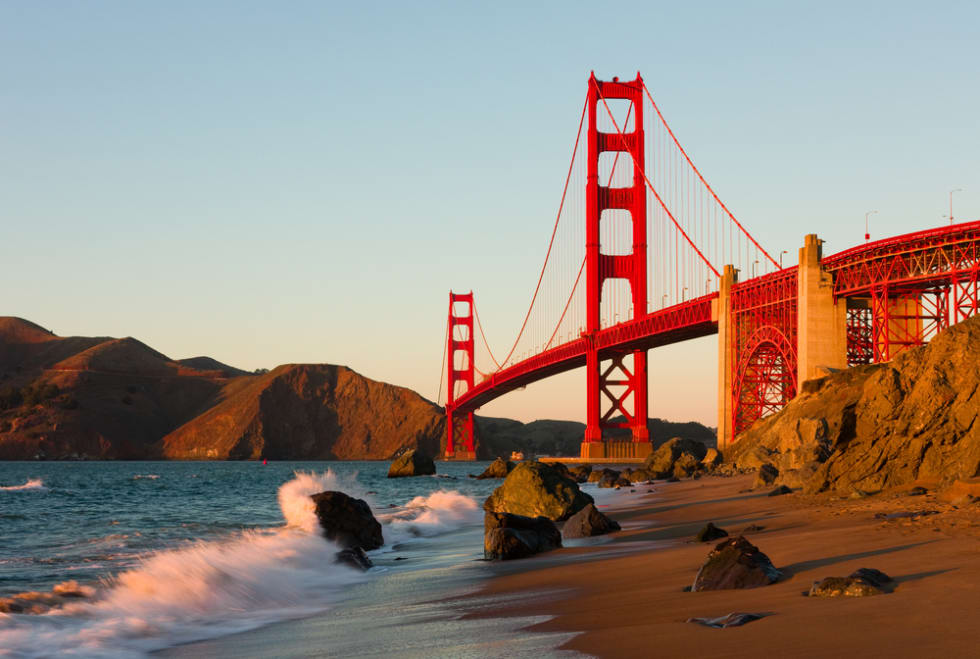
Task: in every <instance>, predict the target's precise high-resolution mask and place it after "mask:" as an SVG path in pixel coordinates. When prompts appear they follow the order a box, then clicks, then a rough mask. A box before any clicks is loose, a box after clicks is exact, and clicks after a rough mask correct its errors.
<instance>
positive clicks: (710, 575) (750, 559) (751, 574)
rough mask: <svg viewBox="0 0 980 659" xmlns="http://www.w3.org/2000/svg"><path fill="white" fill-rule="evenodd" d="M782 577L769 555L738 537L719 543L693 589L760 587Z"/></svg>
mask: <svg viewBox="0 0 980 659" xmlns="http://www.w3.org/2000/svg"><path fill="white" fill-rule="evenodd" d="M780 577H782V573H781V572H780V571H779V570H777V569H776V567H775V566H774V565H773V564H772V561H770V560H769V557H768V556H766V555H765V554H763V553H762V552H761V551H759V548H758V547H756V546H755V545H753V544H752V543H751V542H749V541H748V540H746V539H745V538H743V537H742V536H738V537H737V538H730V539H728V540H725V541H723V542H720V543H718V545H716V546H715V548H714V549H712V550H711V553H709V554H708V559H707V560H706V561H705V563H704V565H702V566H701V569H700V570H698V574H697V576H696V577H695V578H694V585H693V586H691V590H692V591H701V590H732V589H736V588H757V587H759V586H768V585H769V584H772V583H775V582H776V581H778V580H779V578H780Z"/></svg>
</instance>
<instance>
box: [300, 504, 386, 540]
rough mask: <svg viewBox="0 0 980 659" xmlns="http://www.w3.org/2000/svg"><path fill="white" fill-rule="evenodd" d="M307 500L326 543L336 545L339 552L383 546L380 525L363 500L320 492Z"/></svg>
mask: <svg viewBox="0 0 980 659" xmlns="http://www.w3.org/2000/svg"><path fill="white" fill-rule="evenodd" d="M310 498H311V499H313V503H314V505H315V506H316V517H317V519H318V520H319V521H320V527H321V528H322V529H323V535H324V537H325V538H326V539H327V540H332V541H333V542H336V543H337V544H338V545H340V546H341V547H342V548H343V549H351V548H353V547H360V548H361V549H364V550H371V549H377V548H378V547H380V546H381V545H383V544H384V537H383V536H382V535H381V524H380V523H379V522H378V520H376V519H375V518H374V514H373V513H372V512H371V507H370V506H369V505H368V504H367V502H366V501H364V500H363V499H355V498H354V497H350V496H347V495H346V494H344V493H343V492H320V493H319V494H314V495H312V496H311V497H310Z"/></svg>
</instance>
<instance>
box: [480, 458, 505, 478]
mask: <svg viewBox="0 0 980 659" xmlns="http://www.w3.org/2000/svg"><path fill="white" fill-rule="evenodd" d="M513 469H514V463H513V462H511V461H510V460H504V459H503V458H497V459H496V460H494V461H493V462H491V463H490V466H489V467H487V468H486V469H485V470H484V471H483V473H482V474H480V475H479V476H477V478H480V479H483V478H507V474H509V473H510V472H511V470H513Z"/></svg>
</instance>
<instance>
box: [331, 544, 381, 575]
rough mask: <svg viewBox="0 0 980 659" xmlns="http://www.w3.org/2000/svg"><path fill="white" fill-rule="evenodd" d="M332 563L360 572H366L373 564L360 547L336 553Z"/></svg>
mask: <svg viewBox="0 0 980 659" xmlns="http://www.w3.org/2000/svg"><path fill="white" fill-rule="evenodd" d="M396 560H397V559H396ZM334 562H335V563H340V564H341V565H347V566H349V567H352V568H355V569H357V570H361V571H362V572H367V571H368V570H370V569H371V568H372V567H374V563H372V562H371V559H370V558H368V555H367V554H365V553H364V550H363V549H361V548H360V547H351V548H349V549H343V550H341V551H338V552H337V553H336V554H335V555H334Z"/></svg>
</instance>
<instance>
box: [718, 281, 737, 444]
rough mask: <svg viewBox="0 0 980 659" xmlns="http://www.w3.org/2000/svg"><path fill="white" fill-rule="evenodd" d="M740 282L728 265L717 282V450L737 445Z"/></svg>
mask: <svg viewBox="0 0 980 659" xmlns="http://www.w3.org/2000/svg"><path fill="white" fill-rule="evenodd" d="M737 281H738V275H737V274H736V270H735V266H733V265H726V266H725V271H724V274H723V275H722V276H721V281H719V282H718V299H716V300H715V306H714V309H712V315H713V316H714V320H716V321H717V322H718V435H717V438H718V448H719V449H724V448H725V447H726V446H728V445H729V444H731V443H732V442H733V441H735V430H734V425H735V407H734V404H735V401H734V400H733V397H734V391H733V385H734V381H735V329H734V328H733V327H732V286H733V285H734V284H735V283H736V282H737Z"/></svg>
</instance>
